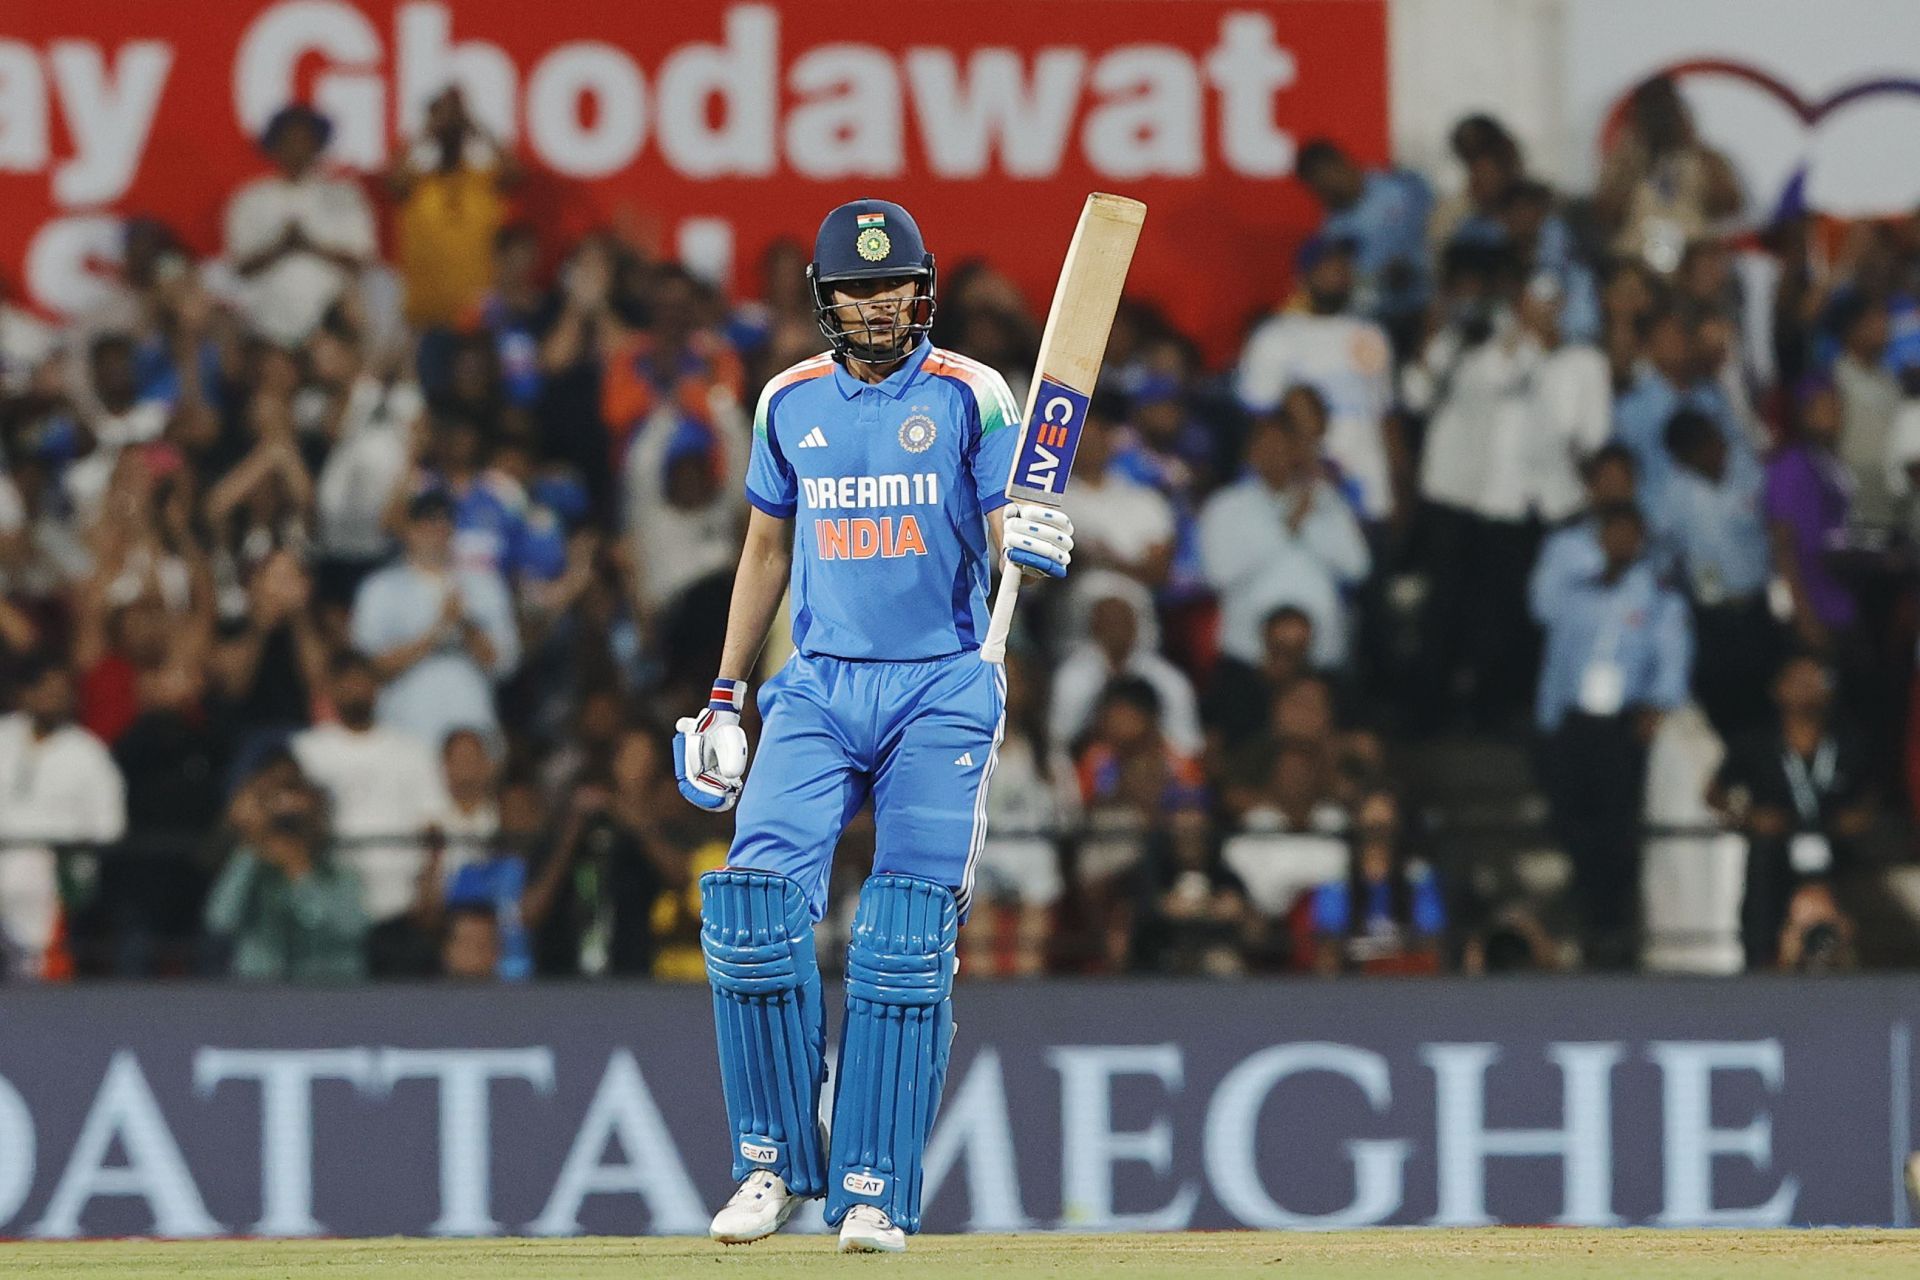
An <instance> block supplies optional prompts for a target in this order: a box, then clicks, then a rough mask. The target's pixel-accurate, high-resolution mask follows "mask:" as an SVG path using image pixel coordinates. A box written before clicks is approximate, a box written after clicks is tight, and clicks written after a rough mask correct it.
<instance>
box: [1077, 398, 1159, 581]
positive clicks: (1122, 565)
mask: <svg viewBox="0 0 1920 1280" xmlns="http://www.w3.org/2000/svg"><path fill="white" fill-rule="evenodd" d="M1116 410H1117V406H1115V405H1113V404H1112V402H1111V401H1109V400H1108V399H1107V398H1106V397H1104V396H1099V397H1096V398H1095V399H1094V401H1093V403H1092V404H1091V405H1089V406H1088V407H1087V415H1086V420H1085V425H1084V426H1082V428H1081V431H1080V446H1079V452H1078V453H1077V454H1075V457H1074V465H1073V487H1072V488H1070V489H1068V490H1067V495H1066V499H1065V506H1066V510H1067V514H1068V515H1069V516H1071V517H1073V553H1074V558H1075V559H1077V560H1078V561H1080V563H1082V564H1084V565H1089V566H1094V567H1098V568H1103V569H1112V570H1114V571H1115V572H1117V573H1123V574H1125V575H1127V576H1128V577H1129V578H1132V579H1134V580H1135V581H1136V582H1142V583H1145V584H1146V585H1147V586H1149V587H1159V586H1161V585H1162V584H1164V583H1165V582H1166V580H1167V570H1168V569H1169V568H1171V567H1172V565H1173V540H1174V532H1175V530H1174V522H1175V513H1174V510H1173V504H1172V503H1171V502H1169V501H1167V498H1166V495H1165V494H1163V493H1161V492H1160V491H1159V490H1158V489H1152V488H1149V487H1147V486H1146V485H1144V484H1141V483H1139V482H1138V481H1136V480H1133V479H1131V478H1129V477H1128V476H1127V475H1126V474H1125V473H1124V472H1122V471H1121V470H1120V469H1119V468H1118V467H1115V466H1114V465H1113V460H1114V456H1115V455H1116V454H1118V453H1119V451H1120V449H1121V447H1122V446H1123V445H1124V444H1125V443H1126V441H1125V439H1124V434H1125V430H1126V429H1125V427H1124V426H1122V425H1121V420H1120V417H1119V414H1118V413H1117V411H1116ZM1073 581H1074V584H1076V585H1074V587H1073V590H1074V593H1075V594H1076V595H1078V594H1080V589H1079V586H1078V585H1077V584H1078V583H1079V582H1080V581H1081V580H1080V579H1078V578H1076V579H1074V580H1073Z"/></svg>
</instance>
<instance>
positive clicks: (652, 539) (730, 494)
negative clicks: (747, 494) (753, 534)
mask: <svg viewBox="0 0 1920 1280" xmlns="http://www.w3.org/2000/svg"><path fill="white" fill-rule="evenodd" d="M655 417H656V419H657V420H656V421H654V422H652V423H650V424H649V425H648V426H647V427H646V428H645V430H643V431H642V432H641V433H640V435H639V436H638V438H636V439H635V440H634V441H633V446H632V448H630V449H629V450H628V451H627V465H626V470H625V479H626V495H627V507H626V511H625V513H624V514H625V518H626V526H627V539H628V541H627V548H626V549H627V555H626V560H627V563H628V564H629V565H630V566H631V568H632V575H633V588H632V589H633V592H634V598H635V599H636V600H637V601H638V602H639V604H640V608H641V611H642V615H643V616H644V617H647V618H652V617H655V616H658V615H660V614H663V613H665V612H666V611H668V610H669V609H671V608H672V607H673V605H674V604H675V603H676V602H677V601H678V600H679V599H680V597H681V595H682V594H683V593H684V592H685V591H686V590H687V588H688V587H690V586H692V585H693V584H694V583H696V582H699V581H701V580H702V579H705V578H711V577H713V576H714V575H715V574H721V575H724V576H726V577H727V579H728V580H729V581H731V579H732V575H733V567H734V564H735V563H736V562H737V561H738V559H739V554H740V553H739V547H740V536H741V534H742V532H743V531H744V528H745V525H744V523H743V521H744V519H745V514H746V513H745V510H744V508H743V506H742V504H741V502H740V486H741V485H742V484H743V483H744V481H745V476H746V471H747V448H748V443H749V431H750V426H749V424H748V422H747V421H746V418H745V416H744V415H743V414H741V413H740V411H739V408H738V407H737V406H736V405H733V404H731V403H723V404H719V405H716V406H715V412H714V413H713V415H712V421H711V422H709V421H705V420H701V419H695V418H690V417H680V416H678V415H676V414H675V413H673V412H672V411H671V410H663V411H661V412H659V413H658V414H656V415H655Z"/></svg>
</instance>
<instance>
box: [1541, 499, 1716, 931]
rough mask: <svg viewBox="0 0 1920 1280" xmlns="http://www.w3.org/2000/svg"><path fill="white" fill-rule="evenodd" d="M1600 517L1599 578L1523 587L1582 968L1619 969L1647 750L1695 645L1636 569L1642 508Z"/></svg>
mask: <svg viewBox="0 0 1920 1280" xmlns="http://www.w3.org/2000/svg"><path fill="white" fill-rule="evenodd" d="M1598 515H1599V533H1600V549H1601V552H1602V554H1603V555H1604V557H1605V560H1604V562H1603V563H1602V564H1601V566H1600V568H1599V570H1598V571H1597V572H1595V571H1594V570H1593V569H1591V568H1590V567H1588V566H1581V565H1555V566H1552V568H1553V569H1554V570H1555V571H1557V572H1558V573H1560V574H1563V575H1564V576H1558V577H1553V578H1545V577H1542V576H1540V575H1539V574H1536V577H1535V580H1534V582H1533V584H1532V592H1531V595H1532V600H1533V607H1534V610H1535V617H1536V618H1537V619H1538V620H1539V622H1540V624H1541V625H1542V626H1543V627H1545V628H1546V632H1547V636H1546V658H1545V661H1544V662H1543V663H1542V665H1541V670H1540V692H1539V699H1538V703H1537V708H1536V712H1535V723H1536V725H1537V726H1538V728H1539V730H1540V733H1541V734H1542V736H1543V737H1544V739H1545V741H1544V743H1543V748H1542V750H1543V754H1542V779H1543V781H1544V783H1545V785H1546V791H1547V796H1548V800H1549V803H1550V804H1551V806H1552V811H1553V820H1554V825H1555V827H1556V828H1557V830H1558V833H1559V838H1560V841H1561V844H1562V847H1563V848H1565V850H1566V851H1567V854H1568V856H1569V857H1570V858H1571V859H1572V862H1573V872H1574V886H1575V890H1576V892H1577V895H1578V897H1577V903H1578V910H1579V911H1580V913H1581V916H1582V925H1583V928H1584V936H1585V945H1586V960H1587V963H1588V964H1590V965H1592V966H1594V967H1597V968H1625V967H1629V966H1631V965H1632V963H1633V959H1634V955H1635V949H1636V938H1635V936H1634V928H1635V926H1634V911H1635V901H1636V898H1637V896H1638V893H1639V865H1640V847H1639V839H1640V837H1639V828H1640V809H1641V800H1642V794H1643V792H1644V789H1645V785H1646V759H1647V744H1648V743H1649V742H1651V741H1652V739H1653V735H1654V732H1655V730H1656V729H1657V728H1658V727H1659V722H1660V717H1661V715H1662V714H1664V713H1665V712H1668V711H1671V710H1673V709H1674V708H1676V707H1678V706H1679V705H1680V704H1681V703H1682V702H1683V701H1685V699H1686V691H1687V677H1688V674H1689V670H1690V668H1691V666H1692V661H1693V639H1692V632H1691V630H1690V628H1689V627H1688V623H1687V616H1686V611H1685V606H1684V605H1683V604H1682V603H1681V601H1680V599H1679V598H1678V597H1677V596H1675V595H1674V594H1673V593H1672V592H1670V591H1668V590H1666V589H1665V588H1664V587H1662V586H1661V585H1660V583H1659V580H1658V579H1657V578H1656V577H1655V576H1654V573H1653V570H1652V569H1651V568H1650V567H1649V566H1648V565H1647V563H1646V561H1645V560H1644V558H1643V557H1644V553H1645V549H1646V525H1645V518H1644V517H1643V516H1641V514H1640V511H1639V509H1638V508H1636V507H1630V506H1617V507H1609V508H1607V509H1606V510H1605V511H1602V512H1600V513H1598ZM1547 567H1548V566H1544V565H1543V566H1542V568H1547Z"/></svg>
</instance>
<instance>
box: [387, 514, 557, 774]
mask: <svg viewBox="0 0 1920 1280" xmlns="http://www.w3.org/2000/svg"><path fill="white" fill-rule="evenodd" d="M404 541H405V543H406V548H407V555H406V559H405V560H403V561H401V562H400V563H399V564H395V565H390V566H388V567H387V568H385V569H382V570H381V571H380V572H378V573H376V574H374V575H373V576H372V577H371V578H368V579H367V580H366V581H365V582H364V583H362V584H361V586H360V591H359V593H358V594H357V595H356V596H355V597H354V601H353V621H352V624H351V627H350V632H351V636H352V640H353V644H354V647H355V648H357V649H359V650H360V651H361V652H362V653H365V654H366V655H367V656H368V657H370V658H371V659H372V660H373V667H374V670H375V671H376V672H378V673H379V674H380V676H381V678H382V679H384V680H385V681H386V682H387V684H386V687H385V688H384V689H382V690H381V693H380V700H379V703H378V704H377V706H376V708H375V712H374V715H375V718H376V719H378V720H379V722H380V723H381V724H383V725H389V726H392V727H393V728H396V729H401V730H404V731H405V732H407V733H410V734H412V735H414V736H415V737H417V738H419V739H420V740H421V741H422V742H425V743H426V744H427V746H428V749H429V750H438V749H439V747H440V744H441V742H442V741H444V740H445V738H446V736H447V734H449V733H451V732H452V731H453V730H455V729H479V730H481V731H482V732H483V733H486V734H488V735H489V736H491V735H492V734H493V733H495V731H496V730H497V727H498V724H499V719H498V717H497V715H496V713H495V710H494V702H493V686H494V683H495V682H496V681H499V680H504V679H505V678H506V677H507V676H508V675H509V674H510V673H511V672H512V671H513V669H514V668H515V667H516V666H518V665H519V662H520V630H519V624H518V622H517V620H516V619H515V617H514V610H513V597H512V596H511V595H510V594H509V592H508V591H507V585H506V583H505V582H504V581H502V580H501V577H500V575H499V574H497V573H494V572H492V571H491V570H487V569H481V568H477V567H474V566H471V565H468V566H456V565H455V564H454V562H453V509H452V506H451V505H450V504H449V502H448V500H447V496H446V495H445V494H444V493H442V492H440V491H439V490H437V489H429V490H428V491H426V492H425V493H422V494H420V495H419V496H418V497H416V498H414V499H413V501H412V502H411V503H410V504H409V505H408V507H407V522H406V529H405V533H404Z"/></svg>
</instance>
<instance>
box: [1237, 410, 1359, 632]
mask: <svg viewBox="0 0 1920 1280" xmlns="http://www.w3.org/2000/svg"><path fill="white" fill-rule="evenodd" d="M1299 434H1300V433H1299V432H1298V431H1297V430H1296V429H1295V428H1293V427H1292V426H1291V425H1290V424H1289V423H1288V422H1287V421H1285V420H1284V419H1281V418H1278V417H1274V416H1268V417H1264V418H1261V419H1259V420H1258V421H1256V422H1255V423H1254V427H1253V437H1252V440H1251V441H1250V442H1249V444H1248V447H1247V463H1248V469H1249V472H1250V474H1248V475H1247V476H1246V477H1245V478H1244V479H1242V480H1240V481H1238V482H1237V483H1234V484H1231V485H1228V486H1227V487H1225V488H1223V489H1221V490H1220V491H1219V492H1217V493H1216V494H1214V496H1213V497H1212V498H1210V499H1209V500H1208V501H1207V505H1206V506H1205V507H1204V508H1203V509H1202V510H1201V512H1200V552H1201V556H1202V558H1203V560H1204V563H1205V565H1206V570H1207V580H1208V581H1209V582H1211V583H1212V584H1213V588H1214V590H1215V591H1216V592H1218V593H1219V595H1220V597H1221V617H1220V648H1221V650H1222V652H1224V653H1225V654H1227V655H1228V656H1230V657H1235V658H1238V659H1240V660H1241V661H1242V662H1247V663H1257V662H1259V661H1260V657H1261V651H1262V644H1261V636H1260V628H1261V625H1262V623H1264V622H1265V620H1266V618H1267V615H1269V614H1270V613H1272V612H1273V611H1274V610H1275V609H1276V608H1278V607H1279V606H1281V605H1287V604H1290V605H1294V606H1296V607H1297V608H1299V609H1300V610H1301V611H1302V612H1304V613H1305V614H1306V615H1307V616H1308V617H1309V618H1310V619H1312V621H1313V641H1314V652H1313V660H1314V663H1315V665H1316V666H1322V667H1337V666H1340V665H1342V664H1343V663H1344V662H1345V661H1346V659H1347V631H1348V629H1347V619H1346V604H1345V601H1344V600H1343V598H1342V593H1343V592H1344V591H1345V590H1346V589H1347V588H1349V587H1352V586H1354V585H1357V584H1358V583H1359V582H1360V580H1361V579H1363V578H1364V577H1366V575H1367V572H1368V570H1369V568H1370V567H1371V565H1372V557H1371V555H1370V554H1369V552H1368V550H1367V543H1366V539H1365V537H1364V536H1363V535H1362V533H1361V531H1360V525H1359V522H1358V521H1356V520H1355V519H1354V515H1353V511H1352V508H1350V507H1349V506H1348V505H1347V504H1346V502H1345V501H1344V500H1342V499H1341V497H1340V495H1339V493H1338V492H1336V491H1335V489H1334V487H1333V486H1332V485H1331V484H1329V483H1328V482H1327V480H1326V479H1325V478H1324V477H1323V476H1322V475H1321V474H1320V469H1319V467H1318V466H1317V465H1316V460H1315V459H1314V458H1313V457H1312V456H1311V454H1310V453H1309V450H1310V449H1311V446H1310V445H1306V446H1304V447H1303V444H1302V442H1301V440H1300V439H1299Z"/></svg>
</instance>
